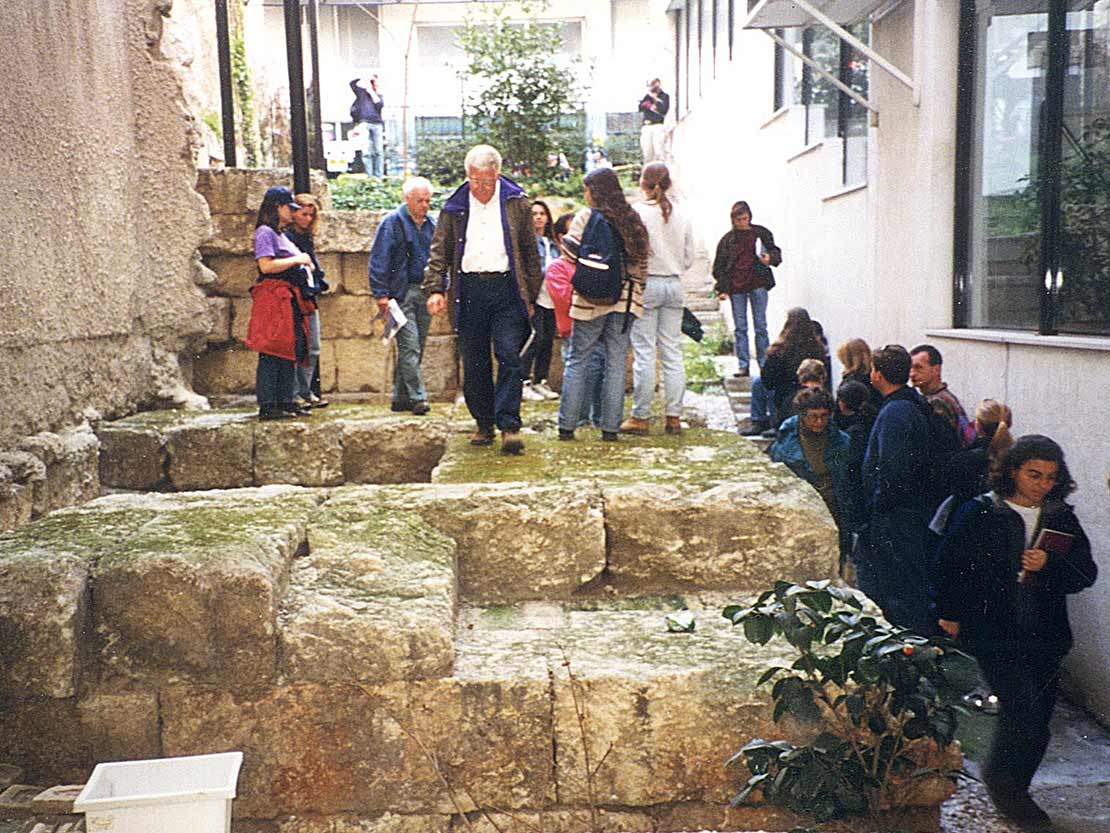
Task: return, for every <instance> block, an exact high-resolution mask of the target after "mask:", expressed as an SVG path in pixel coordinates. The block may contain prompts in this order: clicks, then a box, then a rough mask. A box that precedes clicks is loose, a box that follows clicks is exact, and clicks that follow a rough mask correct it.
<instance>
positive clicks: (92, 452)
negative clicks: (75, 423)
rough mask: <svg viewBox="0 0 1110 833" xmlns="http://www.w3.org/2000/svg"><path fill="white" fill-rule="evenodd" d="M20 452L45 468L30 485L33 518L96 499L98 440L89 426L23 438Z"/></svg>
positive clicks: (97, 493)
mask: <svg viewBox="0 0 1110 833" xmlns="http://www.w3.org/2000/svg"><path fill="white" fill-rule="evenodd" d="M19 450H20V451H24V452H26V453H28V454H31V455H33V456H34V457H37V458H38V459H39V460H40V461H41V462H42V464H43V465H44V466H45V477H43V478H42V479H41V480H39V479H36V480H35V481H33V483H32V485H33V487H34V507H33V509H34V514H35V516H36V517H37V516H41V515H45V514H46V513H47V512H52V511H53V510H55V509H61V508H63V507H66V506H75V505H77V504H79V503H84V502H85V501H88V500H92V499H93V498H95V497H97V496H99V494H100V472H99V461H98V456H99V451H100V440H98V439H97V438H96V434H94V433H93V432H92V429H90V428H89V427H88V426H83V427H81V428H72V429H66V430H63V431H59V432H58V433H57V434H50V433H42V434H35V435H34V436H32V437H26V438H24V439H23V440H21V441H20V443H19Z"/></svg>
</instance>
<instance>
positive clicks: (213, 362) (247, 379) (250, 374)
mask: <svg viewBox="0 0 1110 833" xmlns="http://www.w3.org/2000/svg"><path fill="white" fill-rule="evenodd" d="M257 369H258V354H257V353H255V352H254V351H253V350H248V349H246V348H245V347H242V346H235V347H229V348H215V349H211V350H207V351H206V352H204V353H199V354H197V355H196V356H194V360H193V387H194V388H195V389H196V391H197V393H201V394H213V393H250V392H252V391H253V390H254V378H255V372H256V371H257Z"/></svg>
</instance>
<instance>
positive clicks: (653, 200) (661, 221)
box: [620, 162, 694, 434]
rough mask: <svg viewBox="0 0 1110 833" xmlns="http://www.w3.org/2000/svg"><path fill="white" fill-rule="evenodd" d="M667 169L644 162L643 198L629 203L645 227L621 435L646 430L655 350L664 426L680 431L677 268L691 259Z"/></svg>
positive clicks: (682, 378)
mask: <svg viewBox="0 0 1110 833" xmlns="http://www.w3.org/2000/svg"><path fill="white" fill-rule="evenodd" d="M670 189H671V174H670V171H669V170H667V166H666V165H664V164H663V163H662V162H650V163H649V164H647V165H645V166H644V169H643V172H642V173H641V174H640V191H641V193H642V194H643V201H642V202H638V203H636V204H635V205H633V206H632V208H633V209H634V210H635V211H636V213H637V214H639V215H640V219H642V220H643V221H644V227H645V228H647V232H648V242H649V243H650V245H651V251H650V253H649V254H648V259H647V284H646V286H645V287H644V314H643V315H641V316H640V317H639V318H638V319H637V320H636V322H635V323H634V324H633V325H632V416H630V417H629V418H628V419H626V420H625V421H624V422H623V423H621V427H620V430H621V432H623V433H625V434H646V433H648V429H649V428H650V426H651V421H650V418H651V400H652V398H653V397H654V395H655V350H656V347H658V348H659V361H660V363H661V364H662V365H663V400H664V402H663V415H664V430H665V431H666V432H667V433H668V434H677V433H679V432H680V431H681V430H682V423H681V421H680V417H681V415H682V395H683V393H685V391H686V371H685V368H684V367H683V363H682V273H683V272H685V271H686V270H687V269H689V268H690V266H691V265H692V264H693V262H694V232H693V229H692V227H691V225H690V221H689V219H688V218H687V217H686V216H685V214H684V213H683V212H682V211H681V210H679V209H678V208H676V207H675V205H674V204H673V203H672V202H671V200H670V197H669V195H668V192H669V191H670Z"/></svg>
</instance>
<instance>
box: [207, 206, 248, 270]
mask: <svg viewBox="0 0 1110 833" xmlns="http://www.w3.org/2000/svg"><path fill="white" fill-rule="evenodd" d="M257 211H258V209H257V208H256V209H255V211H254V212H249V213H244V214H213V215H212V221H211V224H210V225H209V235H208V239H207V240H205V241H204V242H203V243H202V244H201V245H200V252H201V255H202V256H203V257H204V261H205V263H206V264H208V266H209V268H212V267H211V264H210V263H208V259H209V258H210V257H212V256H213V255H239V256H243V255H245V256H247V257H253V256H254V252H253V249H254V229H255V225H254V224H255V220H256V217H257Z"/></svg>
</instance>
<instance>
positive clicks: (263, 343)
mask: <svg viewBox="0 0 1110 833" xmlns="http://www.w3.org/2000/svg"><path fill="white" fill-rule="evenodd" d="M298 207H299V206H298V205H297V203H295V202H294V201H293V192H292V191H290V190H289V189H288V188H284V187H280V186H278V187H274V188H270V189H269V190H268V191H266V194H265V196H264V197H263V198H262V205H261V206H260V207H259V209H258V220H257V224H256V226H255V230H254V257H255V261H256V262H257V264H258V280H257V281H256V282H255V284H254V286H253V287H251V317H250V323H249V324H248V325H247V338H246V345H247V347H249V348H250V349H252V350H256V351H257V352H258V370H257V373H256V375H255V396H256V398H257V399H258V418H259V419H286V418H289V417H292V416H301V415H303V414H306V413H308V411H306V410H304V409H302V408H299V407H298V406H297V405H296V404H295V403H294V401H293V397H294V390H295V385H296V378H295V377H296V364H297V362H300V361H304V360H305V359H306V358H307V356H308V327H307V326H306V321H305V316H306V314H307V313H309V312H311V308H310V307H309V306H308V305H307V304H306V302H305V301H304V299H303V298H302V296H301V292H300V288H299V287H300V286H302V285H303V284H304V282H305V280H306V278H307V273H306V270H309V269H311V268H312V258H310V257H309V256H308V255H307V254H305V253H304V252H302V251H301V250H300V249H298V248H297V247H296V245H295V244H294V243H293V242H292V241H291V240H290V239H289V238H288V237H286V236H285V234H283V233H282V232H283V230H284V229H285V228H288V227H289V225H290V223H292V222H293V211H294V210H296V209H297V208H298Z"/></svg>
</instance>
